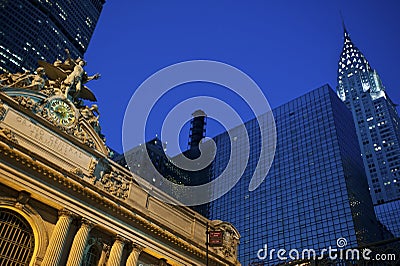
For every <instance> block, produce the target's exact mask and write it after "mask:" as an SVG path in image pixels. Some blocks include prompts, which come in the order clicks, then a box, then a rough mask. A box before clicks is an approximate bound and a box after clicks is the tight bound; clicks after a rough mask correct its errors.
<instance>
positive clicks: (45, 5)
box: [0, 0, 105, 73]
mask: <svg viewBox="0 0 400 266" xmlns="http://www.w3.org/2000/svg"><path fill="white" fill-rule="evenodd" d="M104 2H105V0H73V1H66V0H0V73H1V72H6V71H8V72H16V71H24V70H35V69H36V67H37V66H38V64H37V61H38V60H46V61H48V62H53V61H55V60H56V59H57V58H58V59H63V58H65V56H66V53H65V51H64V50H65V49H68V50H69V51H70V53H71V57H72V58H78V57H83V54H84V53H85V51H86V49H87V47H88V45H89V41H90V38H91V37H92V34H93V31H94V28H95V26H96V23H97V21H98V19H99V16H100V13H101V10H102V8H103V4H104Z"/></svg>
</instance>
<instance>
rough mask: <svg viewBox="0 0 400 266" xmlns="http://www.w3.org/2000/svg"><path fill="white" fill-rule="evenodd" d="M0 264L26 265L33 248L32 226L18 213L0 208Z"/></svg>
mask: <svg viewBox="0 0 400 266" xmlns="http://www.w3.org/2000/svg"><path fill="white" fill-rule="evenodd" d="M0 247H1V248H0V265H15V266H19V265H21V266H22V265H28V264H29V262H30V261H31V258H32V254H33V251H34V248H35V237H34V235H33V231H32V227H31V226H30V225H29V223H28V221H26V220H25V218H24V217H22V216H21V215H20V214H19V213H17V212H15V211H12V210H9V209H0Z"/></svg>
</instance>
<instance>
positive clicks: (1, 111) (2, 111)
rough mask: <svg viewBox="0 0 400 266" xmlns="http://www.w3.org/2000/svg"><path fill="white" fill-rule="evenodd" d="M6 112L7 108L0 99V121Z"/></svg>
mask: <svg viewBox="0 0 400 266" xmlns="http://www.w3.org/2000/svg"><path fill="white" fill-rule="evenodd" d="M6 113H7V109H6V108H5V107H4V104H3V102H2V101H0V121H2V120H3V119H4V117H5V116H6Z"/></svg>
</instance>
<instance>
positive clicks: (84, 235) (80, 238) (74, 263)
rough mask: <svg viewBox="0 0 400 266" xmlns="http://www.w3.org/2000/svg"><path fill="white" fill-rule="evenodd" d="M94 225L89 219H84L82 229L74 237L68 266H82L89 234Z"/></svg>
mask: <svg viewBox="0 0 400 266" xmlns="http://www.w3.org/2000/svg"><path fill="white" fill-rule="evenodd" d="M93 226H94V224H93V223H91V222H90V221H89V220H87V219H82V224H81V227H80V228H79V230H78V232H77V233H76V235H75V237H74V241H73V242H72V246H71V251H70V252H69V256H68V261H67V266H80V265H81V261H82V259H83V252H84V251H85V247H86V242H87V240H88V237H89V232H90V230H91V229H92V228H93Z"/></svg>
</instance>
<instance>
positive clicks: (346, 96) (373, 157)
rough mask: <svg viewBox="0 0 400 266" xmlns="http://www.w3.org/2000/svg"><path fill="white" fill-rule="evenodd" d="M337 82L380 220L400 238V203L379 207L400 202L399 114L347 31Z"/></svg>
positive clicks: (345, 31) (377, 76) (338, 92)
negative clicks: (347, 110)
mask: <svg viewBox="0 0 400 266" xmlns="http://www.w3.org/2000/svg"><path fill="white" fill-rule="evenodd" d="M337 80H338V86H337V94H338V96H339V97H340V99H341V100H342V101H343V102H344V103H345V104H346V106H347V107H348V108H349V109H350V110H351V112H352V115H353V119H354V123H355V126H356V132H357V136H358V143H359V146H360V149H361V155H362V159H363V163H364V167H365V170H366V175H367V178H368V184H369V188H370V193H371V197H372V201H373V203H374V205H375V211H376V214H377V217H378V219H379V220H380V221H381V222H382V223H383V224H384V225H385V226H386V227H387V228H389V229H390V230H391V231H392V233H393V234H394V235H396V236H398V237H400V208H399V206H400V203H399V202H398V203H391V204H385V206H381V207H378V205H379V204H383V203H388V202H392V201H398V200H399V199H400V119H399V115H398V113H397V111H396V106H395V104H393V102H392V101H391V99H390V97H389V95H388V94H387V93H386V92H385V87H384V86H383V84H382V81H381V79H380V78H379V75H378V73H377V72H376V70H374V69H373V68H372V67H371V65H370V64H369V62H368V61H367V59H366V58H365V56H364V55H363V54H362V53H361V52H360V50H359V49H358V48H357V47H356V46H355V45H354V44H353V42H352V41H351V39H350V36H349V34H348V32H347V30H346V28H344V45H343V51H342V54H341V56H340V59H339V73H338V79H337ZM386 216H389V217H386ZM390 221H391V222H390Z"/></svg>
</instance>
